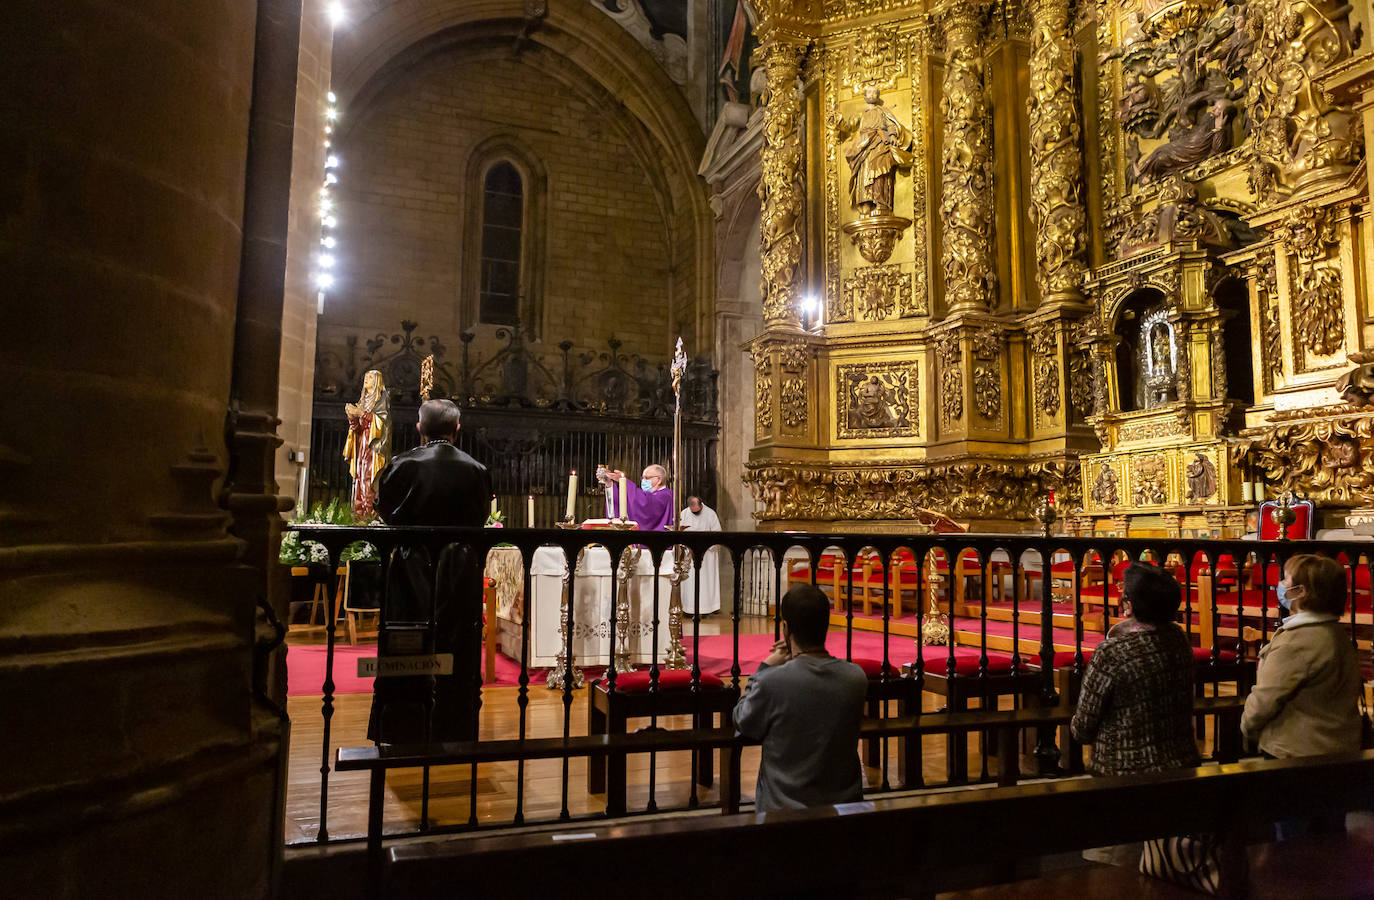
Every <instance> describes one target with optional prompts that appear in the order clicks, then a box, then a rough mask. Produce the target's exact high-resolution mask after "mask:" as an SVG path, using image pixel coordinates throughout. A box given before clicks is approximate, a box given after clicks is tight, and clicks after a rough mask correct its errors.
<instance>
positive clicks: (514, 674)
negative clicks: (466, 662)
mask: <svg viewBox="0 0 1374 900" xmlns="http://www.w3.org/2000/svg"><path fill="white" fill-rule="evenodd" d="M957 624H958V626H959V628H960V629H961V630H965V631H970V632H977V630H978V620H977V619H959V620H958V623H957ZM688 630H689V631H690V625H689V627H688ZM1020 631H1021V636H1022V637H1023V638H1031V639H1037V638H1039V636H1040V626H1038V625H1036V626H1030V625H1025V624H1022V625H1021V628H1020ZM988 634H996V635H1002V636H1006V637H1010V636H1011V634H1012V626H1011V623H1010V622H997V621H989V622H988ZM1055 634H1056V637H1057V639H1058V640H1059V641H1062V642H1063V643H1067V644H1071V643H1073V632H1072V631H1071V630H1069V629H1063V628H1057V629H1055ZM1101 640H1102V635H1100V634H1095V633H1093V632H1085V633H1084V635H1083V647H1084V648H1085V649H1087V648H1090V647H1094V646H1096V645H1097V644H1098V643H1099V642H1101ZM888 641H889V643H888V648H889V649H888V660H889V661H890V662H891V663H892V664H893V665H896V666H900V665H902V664H905V663H909V662H911V661H913V660H914V659H915V658H916V642H915V641H914V640H913V639H912V638H909V637H901V636H898V635H890V636H889V638H888ZM682 643H683V647H684V649H686V651H687V659H688V661H689V662H690V661H691V660H692V658H693V641H692V636H691V634H685V635H683V638H682ZM772 646H773V636H772V635H771V634H741V635H740V636H739V665H740V675H741V676H745V677H747V676H749V675H752V674H753V673H754V672H755V671H757V670H758V667H759V663H761V662H763V660H764V659H765V658H766V657H767V656H768V651H769V649H770V648H772ZM696 648H697V653H698V654H699V656H700V663H701V671H702V672H704V673H706V674H709V675H716V676H719V677H721V678H725V679H729V678H730V668H731V666H732V664H733V656H734V638H733V636H732V635H729V634H714V635H702V636H701V638H700V640H699V642H697V644H696ZM826 648H827V649H828V650H829V651H830V652H831V653H833V654H834V655H835V656H839V657H841V658H844V657H850V658H865V657H866V658H868V659H873V660H881V659H882V658H883V636H882V633H881V632H874V631H859V630H857V629H856V630H855V631H854V632H853V645H852V651H851V652H850V653H846V635H845V631H844V629H843V628H835V627H832V628H831V631H830V636H829V638H828V639H827V641H826ZM978 652H979V651H978V648H977V647H959V648H957V649H956V650H955V654H956V655H957V656H966V655H970V654H972V655H975V656H976V655H977V654H978ZM994 652H996V651H994ZM376 655H377V648H376V646H375V645H373V644H364V645H360V646H356V647H350V646H349V645H347V644H338V645H336V646H335V648H334V693H336V694H358V693H370V692H371V691H372V679H371V678H359V677H358V675H357V672H358V662H357V660H358V659H359V658H361V657H368V656H376ZM948 657H949V651H948V649H947V648H945V647H942V646H933V647H927V648H926V653H925V659H926V661H927V665H929V664H930V663H931V662H933V661H936V660H945V659H948ZM286 664H287V694H288V695H289V696H292V697H298V696H316V697H318V696H321V695H322V693H323V690H322V687H321V685H322V684H323V683H324V665H325V648H324V646H322V645H307V646H290V647H288V650H287V657H286ZM544 671H546V670H531V674H530V682H531V683H532V684H533V683H536V682H539V680H540V679H539V676H540V675H541V674H542V673H543V672H544ZM584 673H585V674H586V677H587V679H588V680H590V679H591V678H593V677H594V676H596V675H598V674H600V669H599V668H591V669H584ZM519 683H520V665H519V663H517V662H516V661H515V660H513V659H511V658H510V657H508V656H506V655H504V654H501V653H498V654H496V679H495V680H494V681H489V682H487V685H488V686H490V687H503V686H513V685H516V684H519Z"/></svg>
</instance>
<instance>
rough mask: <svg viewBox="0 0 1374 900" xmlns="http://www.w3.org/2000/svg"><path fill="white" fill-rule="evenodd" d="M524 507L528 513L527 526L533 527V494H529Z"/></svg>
mask: <svg viewBox="0 0 1374 900" xmlns="http://www.w3.org/2000/svg"><path fill="white" fill-rule="evenodd" d="M525 509H526V511H527V512H528V513H529V526H528V527H530V528H533V527H534V495H533V494H530V496H529V498H528V499H527V500H526V507H525Z"/></svg>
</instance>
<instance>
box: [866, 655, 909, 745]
mask: <svg viewBox="0 0 1374 900" xmlns="http://www.w3.org/2000/svg"><path fill="white" fill-rule="evenodd" d="M850 662H852V663H854V664H855V665H856V666H858V667H859V668H861V669H863V670H864V674H865V675H867V676H868V694H867V696H866V697H865V699H864V713H865V715H867V716H868V717H869V718H870V719H880V718H882V703H883V701H884V700H896V701H897V715H898V716H905V715H907V711H908V709H910V708H911V706H912V700H913V699H914V698H915V695H916V691H915V684H916V682H915V681H913V680H912V679H910V678H905V677H903V675H902V672H901V669H900V667H898V666H895V665H893V664H892V663H888V665H887V680H886V681H884V680H883V661H882V660H880V659H869V658H866V657H855V658H854V659H851V660H850ZM904 741H905V738H902V739H900V740H899V741H898V747H899V748H904V747H905V744H904ZM898 752H902V751H901V749H899V751H898ZM882 764H883V755H882V744H881V741H880V739H879V738H870V739H869V740H868V741H866V742H865V746H864V765H866V766H868V767H869V768H874V769H876V768H878V767H879V766H881V765H882Z"/></svg>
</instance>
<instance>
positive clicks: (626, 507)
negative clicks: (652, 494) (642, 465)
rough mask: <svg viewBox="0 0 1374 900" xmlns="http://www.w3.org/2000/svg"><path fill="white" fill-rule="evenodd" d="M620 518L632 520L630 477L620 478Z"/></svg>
mask: <svg viewBox="0 0 1374 900" xmlns="http://www.w3.org/2000/svg"><path fill="white" fill-rule="evenodd" d="M620 518H622V519H625V520H626V521H629V518H630V478H629V476H628V475H624V476H621V478H620Z"/></svg>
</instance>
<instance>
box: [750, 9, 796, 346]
mask: <svg viewBox="0 0 1374 900" xmlns="http://www.w3.org/2000/svg"><path fill="white" fill-rule="evenodd" d="M770 31H772V33H771V34H768V33H767V32H765V34H766V37H765V38H764V41H763V43H762V45H761V46H760V48H759V49H760V51H761V56H762V58H763V66H764V71H765V73H766V74H767V76H768V95H767V105H766V106H765V108H764V121H763V178H762V181H761V182H760V183H759V196H760V197H761V198H762V199H763V212H762V227H761V229H760V245H761V248H762V253H763V267H762V268H763V283H762V294H763V322H764V327H765V328H766V329H768V330H770V331H771V330H777V329H782V330H800V329H801V314H800V311H799V310H798V308H797V300H798V293H799V292H800V290H801V282H802V276H803V274H804V273H803V271H802V232H801V220H802V210H803V206H804V204H805V187H804V185H805V181H804V173H803V171H802V143H801V118H802V108H801V98H800V97H799V96H798V93H797V77H798V75H799V73H800V67H801V60H802V56H803V54H804V53H805V52H806V44H805V42H804V41H801V40H797V39H794V38H792V37H791V36H789V35H785V34H781V33H778V32H777V31H776V30H773V29H770Z"/></svg>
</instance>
